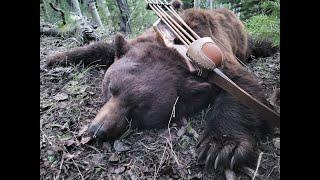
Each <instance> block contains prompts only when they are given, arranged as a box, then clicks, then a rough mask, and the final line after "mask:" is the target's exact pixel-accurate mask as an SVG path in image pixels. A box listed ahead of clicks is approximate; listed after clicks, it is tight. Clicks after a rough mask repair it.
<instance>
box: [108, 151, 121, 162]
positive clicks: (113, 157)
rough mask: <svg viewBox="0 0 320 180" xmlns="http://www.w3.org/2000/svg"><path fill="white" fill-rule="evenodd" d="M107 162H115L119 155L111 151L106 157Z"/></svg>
mask: <svg viewBox="0 0 320 180" xmlns="http://www.w3.org/2000/svg"><path fill="white" fill-rule="evenodd" d="M108 161H109V162H117V161H119V156H118V155H117V154H116V153H112V154H111V156H110V157H109V159H108Z"/></svg>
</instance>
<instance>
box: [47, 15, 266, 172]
mask: <svg viewBox="0 0 320 180" xmlns="http://www.w3.org/2000/svg"><path fill="white" fill-rule="evenodd" d="M181 17H182V18H183V19H184V20H185V22H186V23H187V24H188V25H189V26H190V27H191V28H192V29H193V30H194V31H195V32H196V33H197V34H198V35H199V36H200V37H205V36H209V37H212V38H213V40H214V41H216V39H218V40H219V42H221V43H222V45H223V46H221V44H219V43H218V44H217V45H219V46H220V48H221V50H222V51H223V54H224V63H223V66H222V67H221V70H222V71H223V72H224V73H225V74H226V75H227V76H228V77H229V78H230V79H232V80H233V81H234V82H236V83H237V84H238V85H239V86H240V87H241V88H243V89H244V90H246V91H247V92H249V93H250V94H252V95H253V96H254V97H255V98H257V99H258V100H260V101H262V102H263V103H265V104H267V105H269V104H268V103H267V101H266V98H265V97H264V93H263V88H262V87H261V86H260V84H259V83H258V81H257V80H256V78H255V77H254V75H253V74H252V73H250V72H248V71H247V70H246V69H245V68H244V67H243V66H242V65H241V64H240V63H239V62H238V60H237V59H236V57H237V58H239V59H240V60H243V61H245V60H246V59H247V58H248V57H249V56H250V51H252V50H251V49H249V40H248V37H247V33H246V32H245V29H244V26H243V24H242V23H241V21H240V20H239V19H238V18H237V17H236V15H235V14H234V13H233V12H232V11H230V10H227V9H217V10H212V11H209V10H202V9H187V10H184V11H182V13H181ZM177 43H178V41H177ZM47 63H48V65H50V66H51V65H53V64H56V63H60V64H72V63H84V64H86V65H90V64H92V63H98V64H101V65H104V66H105V67H106V69H107V70H106V73H105V77H104V79H103V82H102V91H103V94H104V97H105V101H106V103H105V105H104V106H103V107H102V108H101V110H100V111H99V112H98V114H97V115H96V117H95V119H94V120H93V121H92V123H91V125H90V128H89V130H90V133H91V134H92V136H93V137H99V138H104V139H116V138H117V137H119V136H120V135H121V134H122V133H124V132H125V131H126V129H127V128H128V126H129V125H130V126H133V127H137V128H140V129H143V128H161V127H165V126H167V124H168V121H169V119H170V116H171V112H172V108H173V106H174V104H175V103H176V106H175V118H174V119H173V120H174V121H180V120H181V119H183V118H185V117H188V116H190V115H193V114H195V113H196V112H197V111H199V110H202V109H204V108H206V107H208V105H209V104H212V105H213V108H212V109H211V111H210V112H209V114H208V116H207V119H206V121H207V125H206V129H205V131H204V132H203V133H202V135H201V139H200V140H199V143H198V145H197V148H198V155H199V157H198V159H199V162H201V163H204V164H205V165H206V167H208V168H215V169H220V170H223V169H234V168H238V167H241V166H250V165H252V163H253V161H252V160H254V159H253V158H254V157H255V155H256V153H255V147H256V141H257V139H259V138H261V137H262V136H263V135H265V134H267V133H268V132H269V131H270V127H269V126H268V124H267V122H266V120H265V119H263V118H262V117H258V116H256V115H255V114H254V113H253V112H252V111H251V110H250V109H248V108H247V107H246V106H244V105H242V104H240V103H239V101H238V100H237V99H234V98H233V97H232V96H231V95H230V94H228V93H227V92H225V91H224V90H222V89H220V88H218V87H217V86H215V85H214V84H209V83H207V82H206V79H203V78H201V77H197V76H194V75H192V74H191V73H190V72H189V71H188V68H187V66H186V64H185V63H184V60H183V57H182V56H181V55H180V54H179V53H178V52H177V51H176V50H175V49H173V48H170V47H167V46H165V45H164V44H163V43H162V42H161V41H159V39H158V38H157V36H156V33H155V32H154V31H153V30H152V29H148V30H146V32H145V33H144V34H142V35H141V36H139V37H137V38H135V39H132V40H125V39H124V37H123V36H122V35H119V34H118V35H116V37H115V38H114V41H113V42H111V43H107V42H97V43H94V44H91V45H87V46H84V47H78V48H75V49H72V50H70V51H66V52H60V53H57V54H53V55H51V56H49V57H48V59H47Z"/></svg>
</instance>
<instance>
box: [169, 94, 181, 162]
mask: <svg viewBox="0 0 320 180" xmlns="http://www.w3.org/2000/svg"><path fill="white" fill-rule="evenodd" d="M178 99H179V96H178V97H177V99H176V101H175V102H174V105H173V108H172V112H171V116H170V119H169V123H168V133H169V140H168V139H167V141H168V144H169V147H170V149H171V153H172V155H173V157H174V159H175V161H176V162H177V164H178V167H180V163H179V161H178V158H177V155H176V153H175V152H174V150H173V145H172V138H171V132H170V123H171V120H172V117H173V118H174V117H175V114H176V104H177V102H178Z"/></svg>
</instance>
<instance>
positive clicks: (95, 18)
mask: <svg viewBox="0 0 320 180" xmlns="http://www.w3.org/2000/svg"><path fill="white" fill-rule="evenodd" d="M87 6H88V11H89V13H90V14H91V17H92V19H93V21H94V22H95V24H96V25H98V27H102V22H101V19H100V16H99V13H98V10H97V8H96V2H95V1H94V0H89V1H88V4H87Z"/></svg>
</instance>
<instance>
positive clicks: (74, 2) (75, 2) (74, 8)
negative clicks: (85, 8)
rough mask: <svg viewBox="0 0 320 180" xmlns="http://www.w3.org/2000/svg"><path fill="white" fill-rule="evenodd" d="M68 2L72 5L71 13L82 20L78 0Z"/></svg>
mask: <svg viewBox="0 0 320 180" xmlns="http://www.w3.org/2000/svg"><path fill="white" fill-rule="evenodd" d="M70 1H71V4H72V8H73V11H74V12H75V13H76V14H77V15H78V16H79V17H80V18H82V13H81V9H80V6H79V2H78V0H70Z"/></svg>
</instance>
